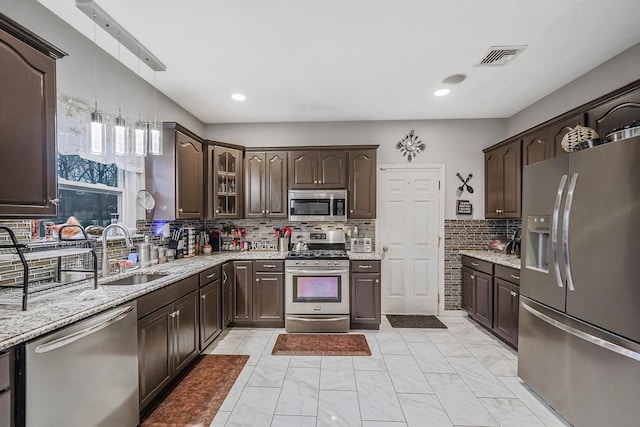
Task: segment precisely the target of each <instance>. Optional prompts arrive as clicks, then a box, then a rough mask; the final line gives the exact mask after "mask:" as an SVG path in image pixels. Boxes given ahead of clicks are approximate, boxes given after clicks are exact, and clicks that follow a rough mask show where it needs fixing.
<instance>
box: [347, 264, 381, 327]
mask: <svg viewBox="0 0 640 427" xmlns="http://www.w3.org/2000/svg"><path fill="white" fill-rule="evenodd" d="M380 286H381V284H380V261H352V262H351V286H350V295H349V298H350V314H351V328H354V329H379V328H380V320H381V309H380V305H381V298H380Z"/></svg>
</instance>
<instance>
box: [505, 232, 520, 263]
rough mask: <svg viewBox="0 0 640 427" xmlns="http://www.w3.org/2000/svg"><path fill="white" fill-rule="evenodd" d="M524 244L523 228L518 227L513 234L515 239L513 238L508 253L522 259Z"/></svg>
mask: <svg viewBox="0 0 640 427" xmlns="http://www.w3.org/2000/svg"><path fill="white" fill-rule="evenodd" d="M521 242H522V228H521V227H518V228H517V229H516V231H515V232H514V233H513V237H512V238H511V242H509V246H507V253H508V254H513V255H516V256H517V257H518V258H520V247H521V244H522V243H521Z"/></svg>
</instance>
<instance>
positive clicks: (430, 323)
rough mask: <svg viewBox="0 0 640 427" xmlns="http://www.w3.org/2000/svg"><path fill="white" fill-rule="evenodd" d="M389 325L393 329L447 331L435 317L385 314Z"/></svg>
mask: <svg viewBox="0 0 640 427" xmlns="http://www.w3.org/2000/svg"><path fill="white" fill-rule="evenodd" d="M386 316H387V319H389V323H391V326H392V327H394V328H436V329H438V328H440V329H447V326H446V325H445V324H444V323H442V322H441V321H440V319H438V318H437V317H436V316H420V315H416V314H409V315H407V314H402V315H400V314H387V315H386Z"/></svg>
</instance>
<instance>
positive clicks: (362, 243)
mask: <svg viewBox="0 0 640 427" xmlns="http://www.w3.org/2000/svg"><path fill="white" fill-rule="evenodd" d="M372 250H373V249H372V247H371V238H370V237H352V238H351V252H371V251H372Z"/></svg>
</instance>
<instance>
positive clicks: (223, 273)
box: [222, 270, 227, 283]
mask: <svg viewBox="0 0 640 427" xmlns="http://www.w3.org/2000/svg"><path fill="white" fill-rule="evenodd" d="M222 283H227V273H225V272H224V270H222Z"/></svg>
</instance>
